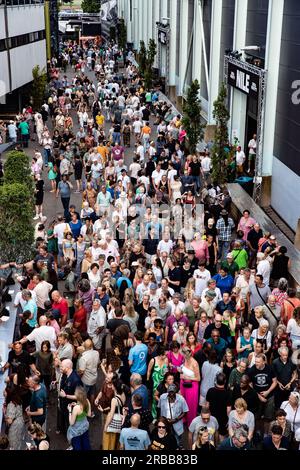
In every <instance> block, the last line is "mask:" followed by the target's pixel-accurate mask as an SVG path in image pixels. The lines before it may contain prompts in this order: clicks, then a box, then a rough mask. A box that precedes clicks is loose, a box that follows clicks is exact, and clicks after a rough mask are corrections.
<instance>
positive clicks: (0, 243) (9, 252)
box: [0, 183, 34, 263]
mask: <svg viewBox="0 0 300 470" xmlns="http://www.w3.org/2000/svg"><path fill="white" fill-rule="evenodd" d="M32 212H33V204H32V199H31V193H30V191H29V189H28V188H27V187H26V186H25V185H24V184H20V183H13V184H4V185H3V186H0V227H1V237H0V256H1V261H2V262H9V261H17V262H18V263H23V262H26V261H29V260H31V259H32V257H33V243H34V228H33V225H32Z"/></svg>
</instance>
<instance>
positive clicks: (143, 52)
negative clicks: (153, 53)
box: [138, 41, 147, 77]
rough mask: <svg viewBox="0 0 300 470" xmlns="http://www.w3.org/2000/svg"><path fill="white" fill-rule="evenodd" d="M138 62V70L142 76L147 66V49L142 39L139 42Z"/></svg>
mask: <svg viewBox="0 0 300 470" xmlns="http://www.w3.org/2000/svg"><path fill="white" fill-rule="evenodd" d="M138 62H139V71H140V73H141V75H142V77H144V74H145V71H146V67H147V49H146V46H145V42H144V41H141V42H140V50H139V61H138Z"/></svg>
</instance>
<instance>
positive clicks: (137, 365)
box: [128, 331, 148, 376]
mask: <svg viewBox="0 0 300 470" xmlns="http://www.w3.org/2000/svg"><path fill="white" fill-rule="evenodd" d="M134 337H135V341H136V343H135V346H133V347H132V348H131V349H130V351H129V356H128V364H129V366H130V372H131V373H132V374H133V373H137V374H140V375H141V376H143V375H145V374H146V372H147V354H148V348H147V346H146V344H144V343H143V342H142V341H143V334H142V333H141V332H140V331H137V332H136V333H135V334H134Z"/></svg>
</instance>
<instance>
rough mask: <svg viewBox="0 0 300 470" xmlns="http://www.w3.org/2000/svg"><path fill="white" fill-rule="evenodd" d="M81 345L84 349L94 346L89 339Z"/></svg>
mask: <svg viewBox="0 0 300 470" xmlns="http://www.w3.org/2000/svg"><path fill="white" fill-rule="evenodd" d="M83 345H84V349H85V350H89V349H93V347H94V345H93V341H92V340H91V339H86V340H85V342H84V343H83Z"/></svg>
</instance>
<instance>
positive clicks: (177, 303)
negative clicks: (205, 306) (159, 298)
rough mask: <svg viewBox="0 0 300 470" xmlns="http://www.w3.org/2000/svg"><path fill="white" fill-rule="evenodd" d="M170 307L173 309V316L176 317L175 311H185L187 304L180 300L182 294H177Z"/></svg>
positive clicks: (169, 303) (170, 302)
mask: <svg viewBox="0 0 300 470" xmlns="http://www.w3.org/2000/svg"><path fill="white" fill-rule="evenodd" d="M168 305H169V306H170V308H171V314H172V315H174V313H175V310H181V311H182V312H183V310H184V309H185V304H184V302H182V301H181V300H180V294H179V293H178V292H175V294H174V295H173V298H172V300H170V301H169V302H168Z"/></svg>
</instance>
